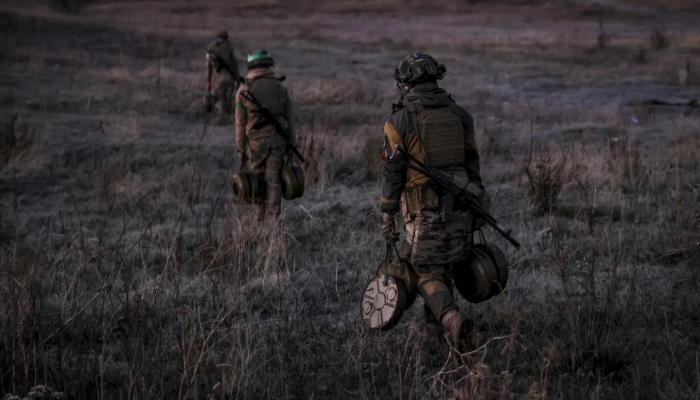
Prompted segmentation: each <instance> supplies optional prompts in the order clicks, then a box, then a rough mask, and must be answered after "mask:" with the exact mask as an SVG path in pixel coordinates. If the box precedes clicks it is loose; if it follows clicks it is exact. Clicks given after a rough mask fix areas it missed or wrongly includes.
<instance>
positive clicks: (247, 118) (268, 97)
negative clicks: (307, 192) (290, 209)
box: [236, 50, 294, 220]
mask: <svg viewBox="0 0 700 400" xmlns="http://www.w3.org/2000/svg"><path fill="white" fill-rule="evenodd" d="M274 65H275V62H274V60H273V59H272V56H270V53H268V52H267V51H265V50H255V51H253V53H251V54H249V55H248V70H249V72H248V76H246V80H245V84H243V85H241V87H240V88H239V89H238V93H237V95H236V146H237V147H238V159H239V160H240V162H241V165H240V166H241V168H243V166H244V165H245V163H246V162H247V161H248V156H247V154H246V145H247V146H248V147H249V148H250V169H251V172H253V173H255V174H256V175H257V176H258V187H259V188H262V190H263V193H265V200H264V203H263V204H258V205H256V208H257V210H256V211H257V213H256V215H257V218H258V220H262V219H263V218H265V217H275V218H276V217H277V216H279V214H280V204H281V202H282V185H281V184H280V178H279V176H280V171H282V167H283V165H284V157H285V154H286V153H287V151H288V148H287V143H286V142H285V140H284V139H283V138H282V137H281V136H280V135H279V134H278V133H277V132H276V131H275V129H274V128H273V126H272V125H270V124H267V125H265V126H262V127H261V128H259V129H256V128H255V127H254V125H256V124H257V123H258V122H259V121H260V115H259V114H257V113H255V109H256V108H255V106H254V105H253V104H251V103H250V102H249V101H248V100H246V99H245V98H243V96H242V95H241V93H242V92H244V91H246V90H248V91H250V92H251V93H252V94H253V96H254V97H255V98H256V99H257V100H258V101H259V102H260V103H261V104H262V106H263V107H265V108H267V109H269V110H270V112H271V113H272V114H273V115H274V116H275V117H276V118H277V120H278V121H279V122H280V124H281V125H282V126H283V127H284V128H285V129H286V130H287V132H288V133H289V136H290V137H291V138H292V142H293V141H294V124H293V123H292V102H291V100H290V98H289V94H288V92H287V89H286V88H285V87H284V86H283V85H282V84H281V83H280V81H281V79H280V78H277V77H275V74H274V72H273V71H272V67H273V66H274Z"/></svg>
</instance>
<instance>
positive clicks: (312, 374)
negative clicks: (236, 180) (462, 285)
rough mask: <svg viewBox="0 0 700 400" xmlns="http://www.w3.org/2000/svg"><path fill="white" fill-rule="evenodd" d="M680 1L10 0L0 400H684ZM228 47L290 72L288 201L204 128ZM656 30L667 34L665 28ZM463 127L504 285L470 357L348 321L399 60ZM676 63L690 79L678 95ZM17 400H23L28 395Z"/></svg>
mask: <svg viewBox="0 0 700 400" xmlns="http://www.w3.org/2000/svg"><path fill="white" fill-rule="evenodd" d="M698 21H700V8H699V7H698V5H697V3H696V2H694V1H686V0H676V1H672V2H663V3H662V2H658V1H653V0H639V1H628V2H622V1H598V2H595V3H594V2H589V1H582V0H579V1H550V2H548V1H518V0H511V1H494V2H481V1H468V2H458V1H447V2H441V3H440V5H434V4H430V2H423V1H421V0H413V1H409V2H406V3H403V2H402V3H401V4H399V2H396V1H393V0H381V1H338V2H317V1H311V0H309V1H300V2H295V3H287V2H279V1H273V0H263V1H248V0H244V1H240V2H224V1H198V2H192V1H167V2H166V1H92V2H81V1H48V2H46V1H43V2H39V1H25V2H21V3H19V2H16V1H0V71H1V72H0V99H1V100H0V101H1V103H2V106H1V107H0V116H1V117H2V131H0V134H1V136H0V146H1V147H0V318H1V319H0V321H2V323H1V324H0V394H15V395H18V396H20V397H22V396H25V395H27V393H28V391H29V390H30V388H32V387H35V386H37V385H46V386H49V387H51V388H53V389H55V390H57V391H60V392H63V393H64V394H65V396H66V398H109V399H111V398H115V399H116V398H134V399H143V398H147V399H151V398H168V399H172V398H212V399H214V398H251V399H259V398H270V399H278V398H304V399H306V398H380V397H381V398H401V399H424V398H454V399H471V398H474V399H496V398H498V399H516V398H518V399H530V400H534V399H545V398H556V399H605V398H615V399H618V398H624V399H627V398H629V399H633V398H634V399H639V398H642V399H645V398H659V399H697V398H699V397H700V367H699V365H700V361H699V360H700V334H699V332H700V329H699V328H700V319H699V317H698V315H700V293H699V290H700V273H699V272H698V271H699V270H698V268H700V264H699V263H698V262H697V256H698V254H700V220H699V219H698V218H699V216H700V213H699V212H698V210H700V209H699V208H698V188H699V187H700V184H698V178H700V158H699V157H700V105H698V103H697V102H695V103H693V102H692V101H693V100H696V101H698V100H700V25H699V24H698ZM220 29H227V30H228V32H229V34H230V36H231V41H232V43H233V45H234V48H235V52H236V55H237V56H238V59H239V68H241V69H242V70H244V69H245V65H244V63H243V60H244V58H245V55H246V54H247V53H248V52H249V51H251V50H252V49H255V48H265V49H267V50H269V51H270V52H271V53H272V55H273V57H274V58H275V60H276V68H275V70H276V73H277V74H278V75H286V76H287V80H286V81H285V84H286V85H287V86H288V88H289V90H290V93H291V97H292V100H293V101H294V107H295V117H296V120H297V122H298V132H299V136H300V137H299V141H300V144H301V150H302V152H303V153H304V154H305V155H306V156H307V158H308V162H307V163H306V164H305V165H304V166H303V168H304V170H305V173H306V176H307V179H308V182H309V186H308V188H307V193H306V194H305V196H304V197H303V198H302V199H299V200H294V201H291V202H284V204H283V216H282V219H281V221H280V223H279V224H270V225H265V226H261V225H259V224H256V223H255V222H254V221H253V215H252V210H251V209H250V207H249V206H240V205H234V204H233V203H232V201H231V191H230V187H229V186H228V182H229V178H230V176H231V174H232V173H233V171H234V170H235V168H236V160H235V154H236V148H235V140H234V136H235V129H234V127H233V126H232V125H226V126H217V125H215V124H213V123H212V122H213V121H210V120H209V119H208V118H207V116H206V114H205V113H204V111H203V108H202V101H201V100H202V96H203V95H204V92H205V90H204V89H205V68H204V66H205V47H206V45H207V43H209V42H210V41H211V40H212V39H213V37H214V36H215V33H216V32H217V31H218V30H220ZM655 32H656V33H655ZM415 51H420V52H426V53H429V54H431V55H433V56H434V57H435V58H436V59H438V60H439V61H440V62H441V63H444V64H446V66H447V75H446V77H445V79H444V80H442V81H441V82H440V84H441V86H443V87H444V88H445V89H446V90H447V91H448V92H450V93H452V94H453V97H454V99H455V100H456V102H457V103H458V104H460V105H462V106H464V107H465V108H466V109H467V110H468V111H469V112H470V113H471V114H472V115H473V116H474V119H475V122H476V129H477V142H478V144H479V151H480V154H481V164H482V165H481V169H482V175H483V178H484V180H485V184H486V185H487V189H488V191H489V192H490V193H491V195H492V197H493V210H492V211H493V213H494V215H495V216H496V217H497V219H498V220H499V222H500V223H501V224H502V225H503V226H504V227H507V228H509V229H513V234H514V236H515V237H516V238H518V240H520V241H521V242H522V243H523V247H522V248H521V249H520V250H516V249H514V248H513V247H512V246H509V245H508V244H507V243H506V242H505V241H503V240H502V239H501V238H499V237H498V236H497V235H495V234H494V233H493V231H492V230H491V229H488V228H487V229H485V234H486V238H487V239H488V240H489V241H492V242H493V243H496V244H497V245H498V246H500V247H501V248H502V249H504V251H505V252H506V254H507V257H508V259H509V260H510V263H511V272H510V281H509V283H508V287H507V289H506V291H505V292H504V294H502V295H500V296H498V297H496V298H494V299H492V300H490V301H488V302H485V303H481V304H470V303H467V302H466V301H465V300H463V299H461V298H460V300H459V305H460V307H461V309H462V312H463V313H464V314H465V315H467V316H469V317H470V318H472V319H473V320H474V321H475V323H476V328H475V331H474V333H473V335H474V341H475V343H476V347H475V349H474V351H472V352H469V353H467V354H458V353H456V352H455V351H454V349H450V348H449V347H448V346H447V345H446V344H445V343H444V341H443V340H437V339H435V338H431V337H429V335H428V334H427V333H426V332H425V331H424V330H423V329H422V324H421V321H422V315H421V313H422V301H421V300H418V301H417V302H416V304H415V305H414V306H413V307H412V308H411V309H410V310H408V312H407V313H406V314H405V315H404V316H403V319H402V321H401V323H400V324H399V326H397V327H396V328H394V329H392V330H391V331H388V332H375V331H369V330H368V329H367V328H365V327H363V326H362V324H361V321H360V312H359V310H360V297H361V293H362V290H363V288H364V286H365V285H366V283H367V282H368V281H369V280H370V279H371V277H372V275H373V274H374V272H375V270H376V268H377V266H378V264H379V262H380V260H381V258H382V255H383V254H382V249H383V243H382V239H381V235H380V232H379V231H380V229H379V188H378V184H377V178H378V168H379V156H378V154H379V151H380V148H381V143H382V140H383V133H382V126H383V124H384V121H385V120H386V118H387V117H388V115H389V114H390V112H391V104H392V103H393V102H397V101H398V100H399V93H398V91H397V89H396V86H395V82H394V80H393V71H394V68H395V67H396V66H397V65H398V63H399V61H400V60H401V59H402V58H403V57H404V56H405V55H407V54H408V53H411V52H415ZM687 65H689V66H690V75H689V78H688V81H689V84H688V85H679V73H680V71H679V70H681V69H685V68H686V66H687ZM32 398H34V397H32Z"/></svg>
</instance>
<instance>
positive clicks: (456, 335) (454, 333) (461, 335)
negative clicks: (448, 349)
mask: <svg viewBox="0 0 700 400" xmlns="http://www.w3.org/2000/svg"><path fill="white" fill-rule="evenodd" d="M472 325H473V324H472V321H471V320H470V319H464V318H462V315H461V314H460V313H459V311H457V310H450V311H448V312H447V313H446V314H445V315H444V316H443V317H442V326H443V327H444V328H445V333H446V334H447V337H448V340H449V341H450V344H451V345H452V346H454V347H455V348H457V349H458V350H460V351H466V350H468V349H469V347H470V343H469V333H470V331H471V329H472Z"/></svg>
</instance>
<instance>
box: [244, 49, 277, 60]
mask: <svg viewBox="0 0 700 400" xmlns="http://www.w3.org/2000/svg"><path fill="white" fill-rule="evenodd" d="M260 58H272V56H270V53H263V52H261V51H259V50H256V51H255V52H254V53H253V54H248V62H251V61H255V60H257V59H260Z"/></svg>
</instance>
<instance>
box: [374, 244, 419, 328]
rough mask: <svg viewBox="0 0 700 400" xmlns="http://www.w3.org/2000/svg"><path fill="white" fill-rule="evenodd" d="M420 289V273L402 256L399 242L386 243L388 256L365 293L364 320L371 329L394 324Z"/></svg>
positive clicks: (409, 305) (389, 326)
mask: <svg viewBox="0 0 700 400" xmlns="http://www.w3.org/2000/svg"><path fill="white" fill-rule="evenodd" d="M392 250H393V251H394V252H395V253H396V255H395V256H392ZM417 293H418V276H417V275H416V273H415V272H414V271H413V268H412V267H411V265H410V264H409V263H408V261H406V260H405V259H403V258H401V257H399V252H398V249H397V248H396V244H395V243H390V244H387V251H386V256H385V258H384V260H382V263H381V264H380V265H379V268H378V269H377V273H376V275H375V276H374V278H372V280H371V281H370V282H369V283H368V284H367V286H366V287H365V290H364V292H363V294H362V304H361V305H362V310H361V312H362V321H363V322H364V323H365V324H366V325H367V326H369V327H370V328H372V329H381V330H389V329H391V328H393V327H394V326H396V324H398V322H399V321H400V320H401V317H402V316H403V313H404V312H405V311H406V310H407V309H409V308H410V307H411V305H412V304H413V302H414V301H415V300H416V295H417Z"/></svg>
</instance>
